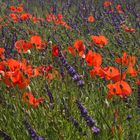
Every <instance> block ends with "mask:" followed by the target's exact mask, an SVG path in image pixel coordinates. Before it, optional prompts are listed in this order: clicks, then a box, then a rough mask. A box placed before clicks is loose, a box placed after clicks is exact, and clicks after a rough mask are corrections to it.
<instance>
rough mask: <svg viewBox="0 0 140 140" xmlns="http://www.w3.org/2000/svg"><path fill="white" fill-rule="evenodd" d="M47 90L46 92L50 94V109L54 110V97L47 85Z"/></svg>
mask: <svg viewBox="0 0 140 140" xmlns="http://www.w3.org/2000/svg"><path fill="white" fill-rule="evenodd" d="M45 90H46V92H47V94H48V97H49V100H50V107H51V108H52V109H53V108H54V104H53V103H54V98H53V95H52V93H51V91H50V89H49V87H48V85H47V84H46V86H45Z"/></svg>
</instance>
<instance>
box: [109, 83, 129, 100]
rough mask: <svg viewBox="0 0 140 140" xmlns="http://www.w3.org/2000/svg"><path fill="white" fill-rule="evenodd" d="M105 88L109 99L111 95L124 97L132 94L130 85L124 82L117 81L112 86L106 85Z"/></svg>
mask: <svg viewBox="0 0 140 140" xmlns="http://www.w3.org/2000/svg"><path fill="white" fill-rule="evenodd" d="M107 87H108V89H109V93H108V97H109V98H111V97H112V96H113V95H117V96H120V97H124V96H126V95H130V94H131V93H132V89H131V87H130V85H129V84H128V83H127V82H125V81H118V82H116V83H114V84H108V85H107Z"/></svg>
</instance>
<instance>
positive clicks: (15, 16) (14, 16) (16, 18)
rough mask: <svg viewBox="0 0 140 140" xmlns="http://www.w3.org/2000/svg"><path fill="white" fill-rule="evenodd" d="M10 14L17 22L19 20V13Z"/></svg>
mask: <svg viewBox="0 0 140 140" xmlns="http://www.w3.org/2000/svg"><path fill="white" fill-rule="evenodd" d="M9 16H10V17H11V18H12V19H13V20H14V21H15V22H17V20H18V15H17V14H14V13H12V14H9Z"/></svg>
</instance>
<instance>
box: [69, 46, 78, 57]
mask: <svg viewBox="0 0 140 140" xmlns="http://www.w3.org/2000/svg"><path fill="white" fill-rule="evenodd" d="M68 52H69V53H71V54H72V55H73V56H76V50H75V48H73V47H72V46H68Z"/></svg>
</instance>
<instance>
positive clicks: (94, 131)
mask: <svg viewBox="0 0 140 140" xmlns="http://www.w3.org/2000/svg"><path fill="white" fill-rule="evenodd" d="M91 130H92V131H93V133H94V134H96V135H97V134H99V133H100V129H99V128H98V127H96V126H93V127H92V128H91Z"/></svg>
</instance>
